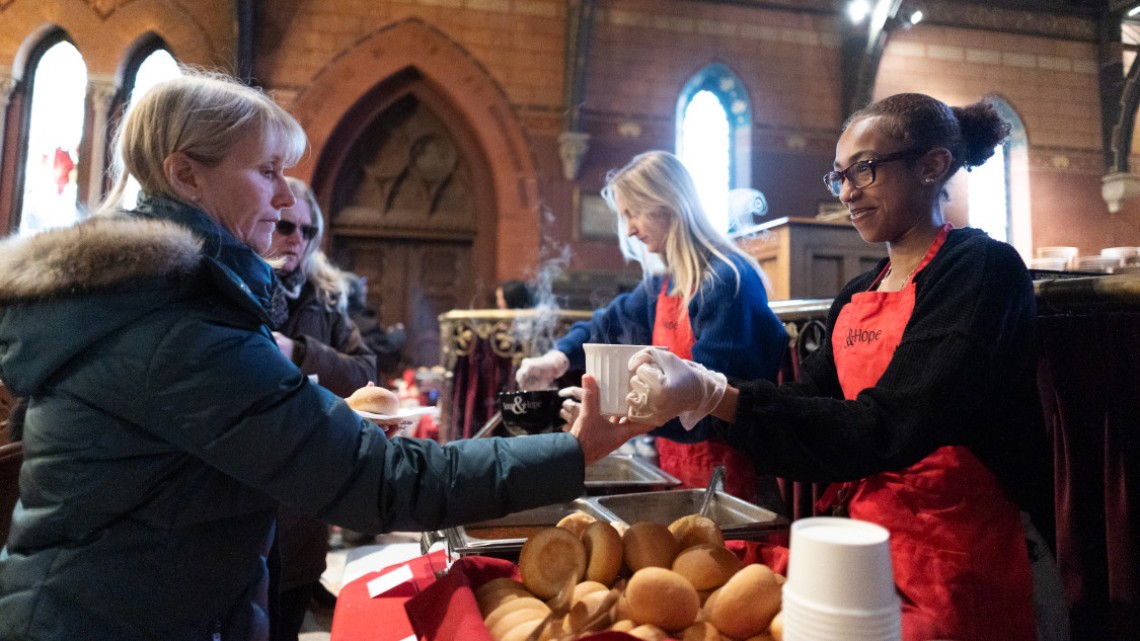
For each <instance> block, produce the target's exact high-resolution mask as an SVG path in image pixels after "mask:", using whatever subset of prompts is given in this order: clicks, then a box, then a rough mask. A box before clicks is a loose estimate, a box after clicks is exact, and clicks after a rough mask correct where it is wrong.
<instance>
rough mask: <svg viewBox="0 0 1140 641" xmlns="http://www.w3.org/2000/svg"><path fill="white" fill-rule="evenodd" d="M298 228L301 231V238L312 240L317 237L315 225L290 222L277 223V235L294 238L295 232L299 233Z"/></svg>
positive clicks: (280, 221)
mask: <svg viewBox="0 0 1140 641" xmlns="http://www.w3.org/2000/svg"><path fill="white" fill-rule="evenodd" d="M298 228H300V230H301V238H304V239H305V240H312V239H313V238H315V237H316V235H317V228H316V226H315V225H298V224H297V223H294V222H291V221H288V220H279V221H277V233H278V234H281V235H282V236H292V235H293V232H295V231H297V229H298Z"/></svg>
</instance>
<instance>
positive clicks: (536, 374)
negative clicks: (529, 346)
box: [515, 349, 570, 390]
mask: <svg viewBox="0 0 1140 641" xmlns="http://www.w3.org/2000/svg"><path fill="white" fill-rule="evenodd" d="M568 369H570V359H569V358H567V357H566V355H565V354H563V353H562V352H560V351H558V350H556V349H552V350H550V351H549V352H547V353H545V354H543V355H542V356H535V357H533V358H524V359H523V360H522V363H520V364H519V370H518V371H517V372H515V381H516V382H518V384H519V389H520V390H534V389H547V388H549V387H552V386H553V385H554V381H555V379H557V378H558V377H559V376H562V375H563V374H565V373H566V370H568Z"/></svg>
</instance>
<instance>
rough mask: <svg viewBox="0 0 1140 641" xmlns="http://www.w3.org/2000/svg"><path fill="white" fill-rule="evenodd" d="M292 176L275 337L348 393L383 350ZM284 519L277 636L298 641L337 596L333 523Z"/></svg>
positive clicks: (370, 373) (316, 211)
mask: <svg viewBox="0 0 1140 641" xmlns="http://www.w3.org/2000/svg"><path fill="white" fill-rule="evenodd" d="M286 181H287V182H288V183H289V189H290V190H291V191H292V192H293V195H294V196H295V197H296V200H297V202H296V203H295V204H294V205H293V206H292V207H290V208H287V209H282V210H281V220H280V221H278V223H277V228H276V229H275V230H274V232H273V241H272V245H271V246H270V249H269V258H270V259H271V260H276V261H281V262H280V264H279V265H277V267H276V272H277V277H278V278H279V279H280V285H279V286H278V288H277V291H276V293H275V295H274V297H273V310H272V315H273V322H274V330H275V331H274V332H273V336H274V338H276V339H277V346H278V347H279V348H280V349H281V353H282V354H284V355H285V356H286V357H287V358H289V359H291V360H292V361H293V363H294V364H295V365H297V367H298V368H300V370H301V373H303V374H306V375H308V376H312V377H315V378H316V380H317V383H318V384H320V385H322V386H324V387H326V388H328V389H329V390H330V391H332V392H333V393H334V394H337V395H338V396H341V397H347V396H349V395H351V394H352V392H353V390H356V389H357V388H360V387H364V386H365V385H367V384H368V383H369V381H375V380H376V355H375V354H374V353H373V352H372V350H370V349H368V347H366V346H365V344H364V340H363V339H362V338H361V336H360V332H359V330H357V328H356V324H355V323H353V322H352V320H350V319H349V317H348V309H347V295H346V292H345V286H344V283H343V280H342V278H341V271H340V270H339V269H337V268H336V267H335V266H333V265H332V264H331V263H330V262H329V260H328V258H326V257H325V255H324V253H323V252H322V251H321V250H320V247H321V236H322V231H323V228H324V224H323V222H324V221H323V220H322V218H321V210H320V207H319V206H318V205H317V201H316V198H315V197H314V196H313V191H312V190H311V189H310V188H309V186H308V185H306V184H305V183H304V182H302V181H300V180H297V179H296V178H291V177H287V178H286ZM277 518H278V524H277V532H278V541H277V545H278V549H279V553H280V559H281V569H280V580H279V586H278V594H277V596H278V601H277V604H276V605H277V607H276V611H274V612H273V616H271V617H270V619H271V625H272V633H271V639H272V641H295V640H296V639H297V633H298V631H299V630H300V627H301V623H302V622H303V621H304V618H305V611H306V610H307V609H308V608H309V605H310V601H311V600H313V599H315V598H316V599H319V598H320V597H324V598H325V599H326V600H327V599H328V598H335V597H331V595H328V596H326V593H325V592H324V591H323V587H322V586H321V585H320V577H321V573H322V572H324V569H325V555H326V554H327V552H328V529H327V527H326V525H325V524H324V523H323V522H321V521H318V520H316V519H313V518H310V517H308V516H305V515H303V514H301V513H299V512H295V511H293V510H291V509H289V508H286V507H282V508H281V509H280V510H279V511H278V517H277ZM271 611H272V609H271Z"/></svg>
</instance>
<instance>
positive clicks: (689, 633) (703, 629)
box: [674, 621, 720, 641]
mask: <svg viewBox="0 0 1140 641" xmlns="http://www.w3.org/2000/svg"><path fill="white" fill-rule="evenodd" d="M674 638H675V639H677V641H720V632H718V631H717V629H716V628H715V627H713V624H711V623H709V622H708V621H697V622H696V623H694V624H693V625H690V626H689V627H687V628H685V629H684V630H681V631H680V632H679V633H677V634H676V635H674Z"/></svg>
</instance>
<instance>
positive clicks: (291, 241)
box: [268, 176, 376, 397]
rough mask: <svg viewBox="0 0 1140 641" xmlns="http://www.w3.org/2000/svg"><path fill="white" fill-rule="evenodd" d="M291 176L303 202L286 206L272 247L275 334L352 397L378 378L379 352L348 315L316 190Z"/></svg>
mask: <svg viewBox="0 0 1140 641" xmlns="http://www.w3.org/2000/svg"><path fill="white" fill-rule="evenodd" d="M285 180H286V181H287V182H288V183H289V189H290V190H291V191H292V192H293V196H294V198H295V199H296V201H297V202H296V204H294V205H293V206H292V207H287V208H285V209H282V210H281V220H279V221H278V222H277V226H276V227H275V228H274V230H273V244H272V245H271V246H270V247H269V252H268V256H269V258H270V260H276V261H279V266H278V267H277V268H276V269H275V271H276V272H277V278H278V287H277V290H276V291H275V292H274V297H273V305H272V309H271V313H272V315H273V323H274V325H273V327H274V332H273V338H274V339H276V340H277V346H278V347H280V348H281V353H282V354H285V357H286V358H288V359H289V360H291V361H293V363H294V364H295V365H297V367H299V368H301V372H302V373H303V374H305V375H307V376H314V375H315V376H316V377H317V383H318V384H320V385H322V386H323V387H327V388H328V389H329V390H331V391H332V392H333V393H335V394H336V395H338V396H341V397H348V396H349V395H350V394H352V392H353V390H356V389H358V388H361V387H364V386H365V385H367V384H368V382H369V381H375V380H376V355H375V354H373V353H372V350H370V349H368V346H366V345H365V344H364V340H363V339H362V338H361V336H360V331H359V330H358V329H357V328H356V325H355V324H354V323H353V322H352V319H350V318H349V316H348V292H347V291H346V288H345V285H344V279H343V277H342V275H341V271H340V270H339V269H337V268H336V267H335V266H334V265H333V264H332V263H331V262H329V259H328V257H327V256H325V253H324V252H322V251H321V239H322V238H323V237H324V217H323V216H322V215H321V208H320V206H319V205H317V199H316V196H315V195H314V194H313V190H312V189H311V188H310V187H309V186H308V185H307V184H305V183H304V182H303V181H301V180H299V179H297V178H293V177H291V176H290V177H288V178H286V179H285Z"/></svg>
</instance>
